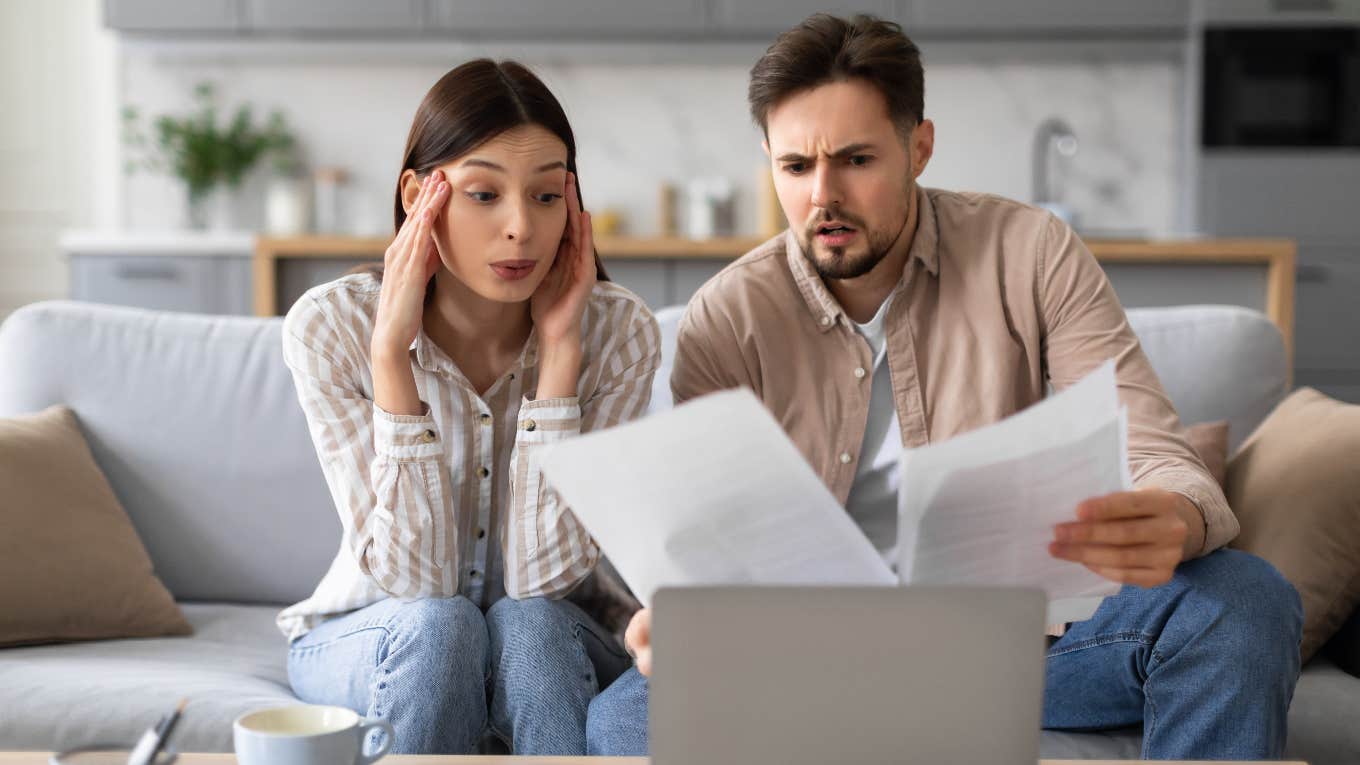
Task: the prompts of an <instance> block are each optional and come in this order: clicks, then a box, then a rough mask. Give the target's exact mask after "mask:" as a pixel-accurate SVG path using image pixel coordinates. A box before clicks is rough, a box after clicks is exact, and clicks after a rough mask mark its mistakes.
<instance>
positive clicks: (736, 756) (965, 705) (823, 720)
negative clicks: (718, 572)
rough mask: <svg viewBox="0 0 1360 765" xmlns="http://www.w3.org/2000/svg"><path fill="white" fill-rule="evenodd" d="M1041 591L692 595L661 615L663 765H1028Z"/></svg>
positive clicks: (664, 604) (664, 607) (658, 657)
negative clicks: (850, 764) (927, 764)
mask: <svg viewBox="0 0 1360 765" xmlns="http://www.w3.org/2000/svg"><path fill="white" fill-rule="evenodd" d="M1045 604H1046V601H1045V598H1044V594H1043V593H1042V592H1040V591H1038V590H1027V589H1011V588H982V587H744V586H743V587H699V588H684V589H663V590H661V591H659V592H657V594H656V596H655V600H654V602H653V606H654V609H653V616H652V620H653V623H652V646H653V664H652V677H651V680H650V702H649V705H650V746H651V754H652V762H653V763H654V764H655V765H695V763H703V765H727V764H729V763H730V765H766V764H767V763H768V764H769V765H831V764H832V763H906V762H920V763H929V764H930V765H948V764H949V763H961V764H962V763H966V764H967V765H987V764H990V765H1009V764H1010V763H1014V765H1035V763H1036V762H1037V761H1038V759H1039V726H1040V720H1041V717H1042V702H1043V691H1044V657H1045V653H1046V649H1047V640H1046V639H1045V637H1044V616H1045Z"/></svg>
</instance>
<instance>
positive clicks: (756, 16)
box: [710, 0, 911, 37]
mask: <svg viewBox="0 0 1360 765" xmlns="http://www.w3.org/2000/svg"><path fill="white" fill-rule="evenodd" d="M710 1H711V3H712V6H711V8H712V28H713V30H714V31H715V32H717V33H719V34H724V33H725V34H743V33H750V34H760V35H768V36H771V37H773V35H777V34H779V33H780V32H783V31H785V30H787V29H789V28H790V27H792V26H793V25H795V24H797V23H799V22H800V21H802V20H803V19H805V18H807V17H808V16H811V15H812V14H814V13H819V12H823V11H825V12H827V13H831V14H835V15H838V16H850V15H853V14H856V13H872V14H874V15H875V16H881V17H882V18H885V19H891V20H893V21H897V22H903V21H905V19H906V14H905V11H906V6H907V0H861V1H860V2H846V1H845V0H831V2H817V0H710ZM908 34H911V32H910V31H908Z"/></svg>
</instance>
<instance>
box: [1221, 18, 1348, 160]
mask: <svg viewBox="0 0 1360 765" xmlns="http://www.w3.org/2000/svg"><path fill="white" fill-rule="evenodd" d="M1203 50H1204V62H1203V68H1202V72H1203V82H1202V89H1201V96H1202V107H1203V109H1202V112H1201V120H1200V125H1201V128H1202V132H1201V144H1202V145H1203V146H1204V147H1207V148H1216V147H1276V148H1285V147H1307V148H1317V147H1356V148H1360V26H1326V27H1297V26H1291V27H1272V28H1261V27H1250V28H1237V27H1227V28H1214V27H1210V28H1206V29H1205V30H1204V46H1203Z"/></svg>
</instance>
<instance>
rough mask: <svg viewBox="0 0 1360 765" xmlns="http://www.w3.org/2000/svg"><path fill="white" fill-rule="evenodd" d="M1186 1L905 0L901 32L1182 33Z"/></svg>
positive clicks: (1186, 17)
mask: <svg viewBox="0 0 1360 765" xmlns="http://www.w3.org/2000/svg"><path fill="white" fill-rule="evenodd" d="M1189 21H1190V0H1140V1H1139V2H1136V3H1132V2H1116V1H1115V0H1027V1H1026V2H1023V3H1019V2H1014V0H909V9H908V11H907V34H909V35H915V36H921V37H927V36H930V35H933V34H941V35H949V36H970V35H977V36H985V37H1006V36H1016V35H1029V36H1038V35H1042V34H1061V33H1065V32H1069V33H1075V32H1080V33H1084V34H1092V33H1111V34H1121V33H1140V32H1141V33H1150V32H1157V31H1162V32H1167V33H1172V34H1178V35H1180V34H1185V33H1186V31H1187V26H1188V24H1189Z"/></svg>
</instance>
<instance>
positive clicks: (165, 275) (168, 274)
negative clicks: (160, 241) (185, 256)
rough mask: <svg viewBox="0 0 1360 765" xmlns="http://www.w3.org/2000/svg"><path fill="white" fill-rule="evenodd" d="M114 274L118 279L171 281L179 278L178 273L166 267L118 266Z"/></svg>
mask: <svg viewBox="0 0 1360 765" xmlns="http://www.w3.org/2000/svg"><path fill="white" fill-rule="evenodd" d="M115 273H116V274H117V276H118V278H119V279H161V280H173V279H175V278H177V277H178V276H179V271H177V270H175V269H174V268H171V267H168V266H119V268H118V270H117V271H116V272H115Z"/></svg>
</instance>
